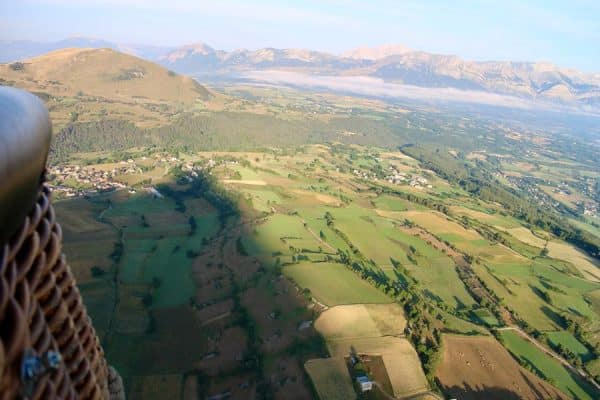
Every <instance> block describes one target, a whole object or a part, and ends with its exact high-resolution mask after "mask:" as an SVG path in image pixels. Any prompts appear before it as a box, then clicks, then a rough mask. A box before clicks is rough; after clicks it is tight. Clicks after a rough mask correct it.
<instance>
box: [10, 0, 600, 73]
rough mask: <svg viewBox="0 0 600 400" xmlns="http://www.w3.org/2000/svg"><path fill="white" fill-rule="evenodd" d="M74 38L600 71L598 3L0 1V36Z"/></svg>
mask: <svg viewBox="0 0 600 400" xmlns="http://www.w3.org/2000/svg"><path fill="white" fill-rule="evenodd" d="M73 36H86V37H94V38H98V39H105V40H109V41H115V42H119V43H135V44H153V45H158V46H178V45H183V44H190V43H197V42H204V43H206V44H208V45H210V46H211V47H214V48H218V49H223V50H233V49H236V48H247V49H257V48H261V47H276V48H289V47H298V48H309V49H314V50H322V51H328V52H332V53H336V54H337V53H341V52H344V51H346V50H348V49H351V48H354V47H360V46H376V45H381V44H402V45H404V46H407V47H409V48H412V49H415V50H422V51H427V52H433V53H441V54H455V55H458V56H460V57H462V58H465V59H470V60H512V61H547V62H552V63H554V64H557V65H560V66H563V67H571V68H577V69H580V70H582V71H585V72H600V1H599V0H568V1H556V0H501V1H498V0H495V1H489V0H479V1H475V0H454V1H441V0H380V1H379V0H370V1H367V0H298V1H293V0H287V1H274V0H247V1H243V0H231V1H230V0H213V1H204V0H166V1H165V0H0V40H15V39H27V40H35V41H53V40H60V39H65V38H68V37H73Z"/></svg>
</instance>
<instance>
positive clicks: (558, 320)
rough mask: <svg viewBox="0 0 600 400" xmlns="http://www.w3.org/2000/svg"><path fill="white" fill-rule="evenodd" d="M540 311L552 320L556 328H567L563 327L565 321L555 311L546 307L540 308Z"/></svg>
mask: <svg viewBox="0 0 600 400" xmlns="http://www.w3.org/2000/svg"><path fill="white" fill-rule="evenodd" d="M540 310H541V311H542V312H543V313H544V315H545V316H547V317H548V318H550V319H551V320H552V322H554V323H555V324H556V325H557V326H559V327H561V328H563V329H566V328H567V327H566V326H565V321H564V320H563V318H562V316H561V315H560V314H559V313H557V312H556V311H554V310H552V309H551V308H550V307H547V306H542V307H540Z"/></svg>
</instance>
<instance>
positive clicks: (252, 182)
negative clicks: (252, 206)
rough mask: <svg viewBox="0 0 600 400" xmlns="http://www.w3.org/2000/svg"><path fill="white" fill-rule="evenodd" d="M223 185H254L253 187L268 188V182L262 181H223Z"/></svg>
mask: <svg viewBox="0 0 600 400" xmlns="http://www.w3.org/2000/svg"><path fill="white" fill-rule="evenodd" d="M223 183H229V184H238V185H252V186H266V185H267V182H265V181H263V180H260V179H223Z"/></svg>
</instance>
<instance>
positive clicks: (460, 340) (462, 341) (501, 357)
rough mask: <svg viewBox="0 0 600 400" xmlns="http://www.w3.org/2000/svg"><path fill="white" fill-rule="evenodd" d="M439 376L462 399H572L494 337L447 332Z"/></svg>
mask: <svg viewBox="0 0 600 400" xmlns="http://www.w3.org/2000/svg"><path fill="white" fill-rule="evenodd" d="M436 376H437V378H438V379H439V382H440V384H441V386H442V388H443V390H444V392H445V393H446V395H447V396H448V397H450V398H457V399H461V400H496V399H497V400H512V399H515V400H516V399H523V400H534V399H535V400H538V399H565V400H566V399H568V398H569V397H568V396H566V395H565V394H563V393H562V392H560V391H559V390H558V389H556V388H555V387H553V386H552V385H550V384H548V383H546V382H544V381H543V380H541V379H540V378H538V377H537V376H535V375H533V374H532V373H531V372H529V371H527V370H525V369H524V368H521V366H519V364H518V363H517V362H516V361H515V360H514V359H513V358H512V357H511V355H510V354H509V353H508V351H507V350H506V349H504V347H502V345H501V344H500V343H498V341H496V340H495V339H494V338H492V337H474V336H455V335H445V336H444V339H443V354H442V359H441V361H440V365H439V367H438V369H437V371H436Z"/></svg>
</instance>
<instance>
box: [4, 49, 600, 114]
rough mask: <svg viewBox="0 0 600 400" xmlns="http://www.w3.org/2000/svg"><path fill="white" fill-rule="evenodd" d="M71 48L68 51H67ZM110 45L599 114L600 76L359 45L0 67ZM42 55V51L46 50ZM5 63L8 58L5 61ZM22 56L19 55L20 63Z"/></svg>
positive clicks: (167, 62)
mask: <svg viewBox="0 0 600 400" xmlns="http://www.w3.org/2000/svg"><path fill="white" fill-rule="evenodd" d="M67 45H68V46H67ZM58 46H64V47H82V46H84V47H111V48H113V49H118V50H120V51H124V52H127V53H130V54H135V55H137V56H139V57H142V58H146V59H149V60H152V61H155V62H158V63H160V64H162V65H163V66H165V67H167V68H169V69H171V70H173V71H175V72H178V73H185V74H190V75H195V76H202V77H203V78H204V79H205V80H206V79H207V77H208V78H210V77H211V76H221V77H227V76H235V75H236V74H240V73H244V72H248V71H260V70H271V69H276V70H286V71H294V72H300V73H303V74H310V75H333V76H369V77H374V78H380V79H382V80H383V81H385V82H392V83H401V84H405V85H412V86H418V87H426V88H454V89H460V90H476V91H482V92H488V93H496V94H503V95H511V96H517V97H521V98H527V99H541V100H544V101H550V102H555V103H560V104H570V105H578V106H583V107H586V106H587V107H593V108H594V109H598V108H600V73H594V74H589V73H582V72H579V71H576V70H573V69H567V68H560V67H557V66H555V65H552V64H549V63H535V62H510V61H486V62H476V61H468V60H463V59H461V58H459V57H457V56H451V55H439V54H431V53H426V52H421V51H414V50H410V49H408V48H406V47H404V46H400V45H384V46H380V47H362V48H358V49H354V50H350V51H348V52H345V53H343V54H342V55H334V54H330V53H325V52H319V51H313V50H305V49H275V48H263V49H258V50H246V49H239V50H234V51H230V52H227V51H223V50H217V49H214V48H212V47H210V46H208V45H206V44H204V43H196V44H191V45H186V46H181V47H178V48H165V47H154V46H139V45H120V44H115V43H111V42H106V41H102V40H96V39H85V38H76V39H68V40H65V41H60V42H55V43H54V44H46V45H45V47H44V46H42V45H40V44H39V43H37V44H36V43H35V42H6V41H4V42H0V54H1V55H2V58H0V61H13V60H15V59H18V58H19V57H18V56H19V55H22V54H28V55H29V56H32V55H34V54H31V53H32V52H36V51H41V50H44V49H47V48H49V47H54V48H59V47H58ZM44 52H45V51H44ZM9 58H10V60H9ZM21 58H23V57H21Z"/></svg>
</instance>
